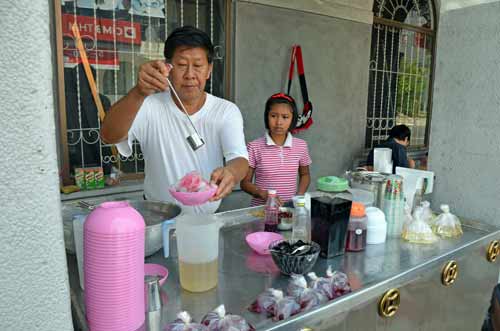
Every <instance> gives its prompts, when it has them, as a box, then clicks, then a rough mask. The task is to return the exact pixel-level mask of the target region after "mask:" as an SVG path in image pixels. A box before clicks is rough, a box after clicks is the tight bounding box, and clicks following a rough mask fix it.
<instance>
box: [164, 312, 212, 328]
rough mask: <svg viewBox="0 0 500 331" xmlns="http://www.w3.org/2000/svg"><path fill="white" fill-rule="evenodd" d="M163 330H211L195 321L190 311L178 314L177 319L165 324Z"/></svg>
mask: <svg viewBox="0 0 500 331" xmlns="http://www.w3.org/2000/svg"><path fill="white" fill-rule="evenodd" d="M163 331H209V330H208V327H206V326H205V325H202V324H199V323H194V322H193V321H192V320H191V316H190V315H189V313H188V312H186V311H183V312H180V313H179V314H177V319H176V320H174V321H173V322H172V323H169V324H167V325H166V326H165V328H164V329H163Z"/></svg>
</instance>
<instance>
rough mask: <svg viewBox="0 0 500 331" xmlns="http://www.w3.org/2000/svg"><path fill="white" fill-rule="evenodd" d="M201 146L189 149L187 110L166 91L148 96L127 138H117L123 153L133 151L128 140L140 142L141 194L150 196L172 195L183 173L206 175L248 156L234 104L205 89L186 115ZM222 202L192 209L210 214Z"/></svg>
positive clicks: (161, 198) (166, 197) (166, 198)
mask: <svg viewBox="0 0 500 331" xmlns="http://www.w3.org/2000/svg"><path fill="white" fill-rule="evenodd" d="M190 118H191V121H192V122H193V123H194V125H195V127H196V130H198V132H199V134H200V136H201V137H202V138H203V140H204V141H205V145H204V146H202V147H200V148H199V149H197V150H196V151H193V150H192V149H191V147H190V145H189V143H188V141H187V140H186V138H187V137H188V136H189V135H191V133H192V127H191V125H190V124H189V121H188V119H187V117H186V114H185V113H184V112H183V111H182V110H181V109H179V108H178V107H177V105H176V104H175V103H174V101H173V99H172V97H171V95H170V93H169V92H163V93H157V94H153V95H151V96H149V97H147V98H146V99H145V100H144V102H143V104H142V106H141V108H140V109H139V112H138V113H137V115H136V117H135V119H134V122H133V123H132V126H131V127H130V130H129V132H128V139H127V140H124V141H122V142H120V143H118V144H117V145H116V146H117V147H118V151H119V152H120V154H122V155H123V156H125V157H129V156H130V155H131V154H132V142H133V140H134V139H137V141H139V143H140V145H141V149H142V152H143V155H144V163H145V169H144V172H145V176H146V177H145V179H144V194H145V195H146V199H148V200H157V201H170V202H176V200H175V199H174V198H173V197H172V196H171V195H170V192H169V191H168V188H169V187H170V186H172V185H175V183H176V182H177V181H178V180H179V179H180V178H182V177H183V176H184V175H185V174H186V173H188V172H190V171H193V170H197V171H198V172H200V173H201V175H202V176H203V178H205V179H207V180H209V179H210V175H211V173H212V171H213V170H214V169H216V168H218V167H222V166H223V160H224V159H225V160H226V161H230V160H232V159H234V158H237V157H243V158H246V159H248V153H247V149H246V145H245V136H244V133H243V118H242V116H241V113H240V110H239V109H238V107H237V106H236V105H235V104H234V103H232V102H229V101H227V100H224V99H221V98H218V97H216V96H213V95H211V94H208V93H207V98H206V100H205V104H204V105H203V107H202V108H201V109H200V110H199V111H198V112H196V113H195V114H193V115H191V116H190ZM219 205H220V201H216V202H210V203H205V204H203V205H200V206H195V207H194V208H186V206H183V210H185V211H187V210H192V211H194V212H196V213H214V212H215V211H216V210H217V208H218V207H219Z"/></svg>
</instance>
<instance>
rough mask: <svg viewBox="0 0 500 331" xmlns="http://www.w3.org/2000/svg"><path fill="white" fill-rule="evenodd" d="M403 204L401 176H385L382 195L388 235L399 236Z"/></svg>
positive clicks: (401, 226)
mask: <svg viewBox="0 0 500 331" xmlns="http://www.w3.org/2000/svg"><path fill="white" fill-rule="evenodd" d="M404 206H405V200H404V194H403V177H401V176H398V175H391V176H389V177H387V185H386V189H385V196H384V214H385V219H386V221H387V235H388V236H389V237H399V236H401V231H402V230H403V223H404Z"/></svg>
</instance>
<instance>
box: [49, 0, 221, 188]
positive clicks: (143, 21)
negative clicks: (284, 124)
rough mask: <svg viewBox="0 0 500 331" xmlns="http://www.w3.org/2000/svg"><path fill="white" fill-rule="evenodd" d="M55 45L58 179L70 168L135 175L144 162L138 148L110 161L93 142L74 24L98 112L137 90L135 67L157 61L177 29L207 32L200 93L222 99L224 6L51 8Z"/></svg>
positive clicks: (88, 1)
mask: <svg viewBox="0 0 500 331" xmlns="http://www.w3.org/2000/svg"><path fill="white" fill-rule="evenodd" d="M55 6H56V8H55V10H56V25H57V26H56V32H57V39H58V46H59V47H58V50H59V53H58V62H59V63H58V67H59V69H60V70H59V71H60V72H62V74H61V73H59V85H60V86H61V88H60V91H62V92H64V93H61V94H62V95H63V96H64V98H60V99H59V106H60V107H59V109H60V127H59V128H60V132H59V135H60V140H61V155H62V158H61V159H62V177H63V179H65V182H67V181H68V179H69V177H71V176H72V173H73V170H74V169H75V168H80V167H82V168H84V167H103V168H104V172H105V173H109V171H110V169H111V167H112V166H113V167H116V168H120V170H121V171H123V172H125V173H126V174H129V175H130V176H129V177H134V175H137V174H139V175H141V174H142V173H143V171H144V159H143V155H142V152H141V149H140V146H139V144H138V143H137V142H135V143H134V153H133V154H132V155H131V156H130V157H128V158H125V157H123V156H118V155H116V153H115V154H113V153H112V151H111V146H110V145H106V144H104V142H103V141H101V138H100V121H99V120H98V114H97V109H96V106H95V103H94V101H93V99H92V96H91V92H90V87H89V84H88V81H87V77H86V76H85V73H84V70H83V65H82V63H81V62H82V61H81V58H80V56H79V53H78V50H77V48H76V45H75V40H74V38H73V34H72V32H71V26H72V24H73V23H74V22H77V23H78V26H79V30H80V34H81V36H82V40H83V43H84V48H85V50H86V53H87V57H88V59H89V63H90V65H91V67H92V71H93V75H94V78H95V81H96V85H97V89H98V92H99V95H100V99H101V100H102V103H103V106H104V109H105V111H107V110H108V109H109V107H110V106H111V104H112V103H114V102H116V101H117V100H119V99H120V98H121V97H122V96H124V95H125V94H126V93H127V92H128V91H129V90H130V89H131V88H132V87H133V86H134V85H135V83H136V79H137V72H138V68H139V66H140V65H141V64H142V63H144V62H147V61H150V60H156V59H163V58H164V56H163V48H164V42H165V39H166V36H168V34H169V33H170V32H171V31H172V30H173V29H175V28H177V27H179V26H183V25H192V26H196V27H198V28H200V29H202V30H204V31H205V32H207V33H208V34H209V35H210V37H211V39H212V42H213V43H214V47H215V56H214V68H213V73H212V75H211V78H210V80H209V81H208V82H207V88H206V89H207V92H210V93H212V94H214V95H217V96H224V92H225V91H224V90H225V84H226V82H225V78H226V75H225V70H226V68H225V67H226V63H225V62H226V61H225V55H226V54H225V49H226V45H225V43H226V39H227V38H226V32H225V31H226V26H225V23H226V22H225V20H226V12H227V8H226V0H73V1H68V0H60V1H55Z"/></svg>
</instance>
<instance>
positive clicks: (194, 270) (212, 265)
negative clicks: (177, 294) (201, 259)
mask: <svg viewBox="0 0 500 331" xmlns="http://www.w3.org/2000/svg"><path fill="white" fill-rule="evenodd" d="M217 269H218V264H217V259H215V260H213V261H210V262H207V263H186V262H183V261H181V260H179V278H180V281H181V286H182V288H183V289H185V290H187V291H190V292H205V291H208V290H210V289H212V288H214V287H216V286H217V278H218V273H217Z"/></svg>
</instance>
